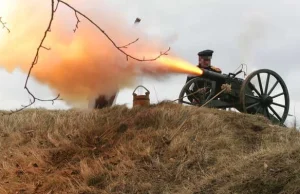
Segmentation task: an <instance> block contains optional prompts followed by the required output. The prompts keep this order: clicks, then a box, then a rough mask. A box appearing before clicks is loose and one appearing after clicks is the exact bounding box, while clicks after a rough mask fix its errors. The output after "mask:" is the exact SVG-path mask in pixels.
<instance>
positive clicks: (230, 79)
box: [178, 69, 290, 125]
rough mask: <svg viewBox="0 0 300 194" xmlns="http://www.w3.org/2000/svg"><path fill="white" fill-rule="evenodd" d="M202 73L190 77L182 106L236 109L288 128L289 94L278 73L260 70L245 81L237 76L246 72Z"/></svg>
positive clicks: (208, 71)
mask: <svg viewBox="0 0 300 194" xmlns="http://www.w3.org/2000/svg"><path fill="white" fill-rule="evenodd" d="M202 71H203V74H202V75H200V76H188V79H187V82H186V84H185V85H184V86H183V88H182V90H181V92H180V94H179V100H178V101H179V103H181V104H187V105H192V106H204V107H210V108H217V109H227V108H234V109H236V110H238V111H239V112H243V113H247V114H262V115H264V116H265V117H267V118H268V119H269V120H271V122H272V123H274V124H279V125H284V122H285V120H286V118H287V116H288V112H289V103H290V102H289V93H288V89H287V87H286V85H285V83H284V81H283V79H282V78H281V77H280V76H279V75H278V74H277V73H276V72H274V71H272V70H269V69H260V70H256V71H254V72H252V73H251V74H249V75H248V76H247V77H246V78H245V79H242V78H238V77H237V75H238V74H240V73H242V72H243V71H242V70H240V71H238V72H237V73H229V74H222V73H218V72H213V71H210V70H206V69H202ZM263 78H264V79H263ZM271 81H274V83H271Z"/></svg>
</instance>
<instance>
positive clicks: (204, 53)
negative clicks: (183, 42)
mask: <svg viewBox="0 0 300 194" xmlns="http://www.w3.org/2000/svg"><path fill="white" fill-rule="evenodd" d="M213 53H214V51H212V50H203V51H200V52H199V53H198V56H199V57H211V56H212V55H213Z"/></svg>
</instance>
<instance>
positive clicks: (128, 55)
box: [58, 0, 171, 61]
mask: <svg viewBox="0 0 300 194" xmlns="http://www.w3.org/2000/svg"><path fill="white" fill-rule="evenodd" d="M58 3H62V4H64V5H66V6H68V7H69V8H70V9H72V10H73V11H74V12H75V15H76V17H77V14H79V15H81V16H82V17H84V18H85V19H87V20H88V21H89V22H91V23H92V24H93V25H94V26H95V27H96V28H98V30H100V31H101V32H102V33H103V34H104V35H105V36H106V37H107V38H108V40H110V42H111V43H112V44H113V45H114V46H115V47H116V48H117V49H118V50H119V51H120V52H122V53H123V54H124V55H125V56H126V58H127V60H128V58H131V59H134V60H136V61H155V60H156V59H158V58H159V57H161V56H162V55H167V52H168V51H169V50H170V49H171V48H170V47H169V48H168V50H166V51H165V52H160V54H159V55H158V56H157V57H155V58H152V59H145V58H143V59H139V58H136V57H134V56H132V55H130V54H127V53H126V52H124V51H123V50H122V49H121V48H124V46H117V44H116V43H115V42H114V41H113V40H112V39H111V38H110V37H109V36H108V34H107V33H106V32H105V31H104V30H103V29H102V28H100V27H99V26H98V25H97V24H96V23H95V22H93V21H92V20H91V19H90V18H88V17H87V16H86V15H85V14H83V13H81V12H80V11H78V10H77V9H75V8H74V7H73V6H71V5H70V4H68V3H66V2H64V1H62V0H58ZM76 13H77V14H76ZM79 22H80V21H79V19H78V17H77V24H76V27H77V25H78V23H79ZM75 29H76V28H75ZM136 41H137V40H135V41H133V42H132V43H134V42H136ZM132 43H129V44H128V45H130V44H132ZM128 45H127V46H128Z"/></svg>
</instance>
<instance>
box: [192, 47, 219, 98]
mask: <svg viewBox="0 0 300 194" xmlns="http://www.w3.org/2000/svg"><path fill="white" fill-rule="evenodd" d="M213 52H214V51H212V50H203V51H200V52H199V53H198V56H199V57H202V58H204V60H205V58H208V59H211V57H212V55H213ZM197 67H199V68H202V69H206V70H209V71H214V72H217V73H222V71H221V69H219V68H217V67H214V66H211V65H209V66H207V67H204V66H201V64H198V65H197ZM192 78H193V77H189V76H188V77H187V79H186V83H187V82H188V81H190V80H191V79H192ZM198 87H199V88H204V87H205V83H204V82H203V81H200V82H199V83H197V87H196V86H192V88H191V89H190V92H191V93H193V92H195V91H196V90H198V89H199V88H198ZM196 95H197V96H198V95H199V94H195V95H193V96H188V99H189V101H190V102H193V100H195V97H196ZM203 97H204V96H202V97H200V96H198V97H197V99H198V98H203Z"/></svg>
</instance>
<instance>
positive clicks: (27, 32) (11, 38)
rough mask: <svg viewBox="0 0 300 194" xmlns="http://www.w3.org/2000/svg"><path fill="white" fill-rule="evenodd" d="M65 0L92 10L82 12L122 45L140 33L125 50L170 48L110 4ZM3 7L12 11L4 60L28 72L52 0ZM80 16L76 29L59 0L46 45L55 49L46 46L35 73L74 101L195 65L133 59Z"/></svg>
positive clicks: (1, 49) (0, 52)
mask: <svg viewBox="0 0 300 194" xmlns="http://www.w3.org/2000/svg"><path fill="white" fill-rule="evenodd" d="M66 2H68V3H70V4H71V5H72V6H74V7H75V8H76V9H78V10H79V11H81V10H88V12H86V13H85V12H84V11H81V12H83V14H86V15H87V16H88V17H90V18H91V19H92V20H93V21H94V22H95V23H96V24H98V25H99V27H101V28H103V29H104V31H105V32H106V33H107V34H108V35H109V37H110V38H111V39H112V40H113V41H114V42H115V43H116V44H117V46H122V45H126V44H128V43H130V42H132V41H134V40H136V39H137V38H139V41H138V42H136V43H134V44H132V45H130V46H129V47H128V48H126V49H123V50H124V51H125V52H127V53H128V54H130V55H132V56H134V57H137V58H141V59H143V57H145V59H150V58H155V57H157V56H158V55H159V54H160V52H161V51H164V50H167V49H168V45H165V44H163V41H162V40H158V39H157V38H155V39H152V38H151V37H150V36H147V35H146V34H145V33H143V32H142V31H141V30H138V29H136V28H135V27H134V24H133V23H134V21H132V23H131V24H129V23H128V22H126V21H125V20H124V19H123V16H121V15H120V14H118V13H116V12H113V11H112V10H111V9H109V8H107V9H106V8H105V5H101V6H99V4H100V3H99V2H96V1H89V3H87V2H86V1H81V0H72V1H66ZM93 3H94V5H93ZM98 6H99V9H97V7H98ZM0 7H7V9H9V10H10V11H9V12H7V13H6V14H5V20H6V21H7V24H8V27H9V28H10V30H11V33H7V32H5V31H3V30H1V31H0V56H1V57H0V65H1V66H2V67H3V68H5V69H6V70H7V71H9V72H12V71H14V70H15V69H16V68H20V69H21V70H22V71H23V72H24V73H28V70H29V68H30V66H31V63H32V61H33V59H34V56H35V53H36V49H37V47H38V45H39V44H40V41H41V39H42V37H43V35H44V31H45V30H46V29H47V26H48V23H49V19H50V14H51V0H49V1H39V0H30V1H26V2H24V1H21V0H19V1H17V0H15V1H11V0H4V1H3V0H2V1H1V3H0ZM8 7H9V8H8ZM91 8H93V9H91ZM100 8H101V10H100ZM105 10H107V11H105ZM0 14H1V13H0ZM3 17H4V16H3ZM78 17H79V20H80V22H79V27H78V29H76V32H75V33H74V32H73V30H74V29H75V26H76V22H77V19H76V16H75V13H74V11H73V10H71V9H69V8H68V7H66V6H65V5H63V4H59V7H58V10H57V11H56V12H55V15H54V20H53V23H52V27H51V32H49V33H48V35H47V38H46V40H45V42H44V44H43V46H44V47H46V48H50V49H51V50H46V49H43V48H41V50H40V55H39V59H38V63H37V65H35V67H34V68H33V71H32V75H31V80H32V79H35V80H36V81H38V82H40V83H42V84H46V85H48V86H49V87H50V88H51V89H52V90H53V92H54V93H60V94H61V97H62V98H63V99H64V100H65V101H66V102H68V103H69V104H72V103H78V102H82V101H86V100H87V99H88V98H91V97H95V96H97V95H100V94H105V95H107V96H109V95H112V94H113V93H115V92H116V91H118V90H119V89H122V88H125V87H131V86H133V85H134V84H135V81H136V78H137V76H139V75H149V76H150V75H151V76H158V75H162V74H170V73H185V72H189V71H190V70H187V69H188V68H187V67H188V66H190V68H192V67H191V66H192V65H190V64H189V63H186V64H185V68H180V67H179V68H178V66H177V67H175V66H174V67H172V65H171V64H165V61H166V60H157V61H151V62H144V61H143V62H139V61H135V60H133V59H130V58H129V60H128V61H127V59H126V56H125V55H124V54H123V53H121V52H120V51H119V50H117V49H116V47H114V45H113V44H112V43H111V42H110V41H109V39H108V38H107V37H106V36H105V35H104V34H103V33H102V32H101V31H99V30H98V29H97V28H96V27H95V26H93V25H92V24H91V23H90V22H89V21H88V20H86V19H84V18H83V17H81V16H80V15H78ZM3 19H4V18H3ZM170 53H172V51H170ZM174 59H175V58H174ZM24 81H25V80H24ZM29 87H30V82H29Z"/></svg>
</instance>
